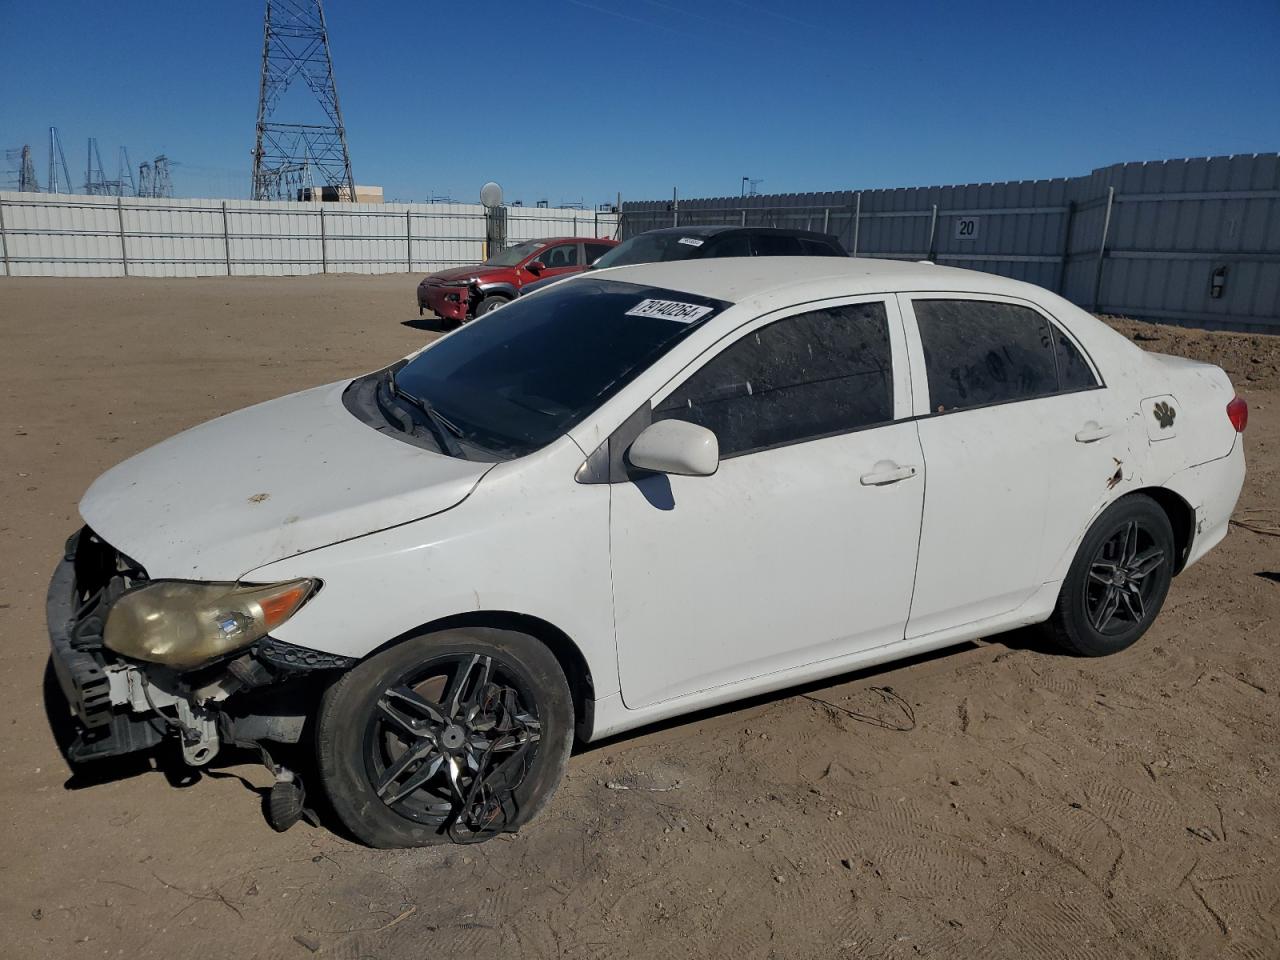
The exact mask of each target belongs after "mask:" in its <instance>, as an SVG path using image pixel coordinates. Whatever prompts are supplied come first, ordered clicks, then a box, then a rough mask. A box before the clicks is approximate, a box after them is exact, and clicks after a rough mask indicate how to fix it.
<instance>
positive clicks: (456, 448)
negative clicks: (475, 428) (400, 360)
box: [387, 371, 467, 460]
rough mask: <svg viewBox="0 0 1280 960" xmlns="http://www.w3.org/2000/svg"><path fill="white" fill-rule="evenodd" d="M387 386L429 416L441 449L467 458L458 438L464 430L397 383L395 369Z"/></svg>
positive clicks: (398, 398) (392, 392) (397, 397)
mask: <svg viewBox="0 0 1280 960" xmlns="http://www.w3.org/2000/svg"><path fill="white" fill-rule="evenodd" d="M387 386H389V387H390V388H391V395H392V396H393V397H395V398H396V399H397V400H403V401H404V402H405V403H407V404H408V405H409V406H411V407H413V408H414V409H415V410H417V411H418V412H419V413H421V414H422V415H423V416H424V417H426V418H427V427H428V428H429V429H430V430H431V433H432V435H434V436H435V438H436V442H437V443H439V444H440V449H441V450H443V451H444V452H445V453H447V454H449V456H451V457H460V458H462V459H463V460H465V459H467V455H466V453H465V452H464V451H463V449H462V445H461V444H460V443H458V440H457V438H458V437H460V436H462V431H461V430H460V429H458V427H457V426H456V425H455V424H453V423H451V422H450V421H449V420H447V419H446V418H445V417H444V416H442V415H441V414H440V413H439V412H437V410H436V408H435V407H433V406H432V405H431V404H430V402H429V401H427V400H426V399H424V398H422V397H418V396H414V395H413V394H412V393H409V392H407V391H405V390H403V389H401V387H400V384H398V383H396V375H395V372H394V371H393V372H391V373H389V374H387Z"/></svg>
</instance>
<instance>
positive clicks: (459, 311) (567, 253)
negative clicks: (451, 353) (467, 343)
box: [418, 237, 618, 323]
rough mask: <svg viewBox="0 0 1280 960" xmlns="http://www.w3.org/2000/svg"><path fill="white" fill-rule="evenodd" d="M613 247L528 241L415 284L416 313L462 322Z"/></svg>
mask: <svg viewBox="0 0 1280 960" xmlns="http://www.w3.org/2000/svg"><path fill="white" fill-rule="evenodd" d="M617 245H618V241H616V240H606V239H603V238H596V239H583V238H582V237H550V238H548V239H545V240H528V241H526V242H524V243H520V244H516V246H514V247H508V248H507V249H506V250H503V251H502V252H501V253H496V254H494V255H493V256H492V257H490V258H489V259H488V260H486V261H485V262H484V263H477V264H475V265H474V266H469V267H453V268H452V269H450V270H439V271H437V272H436V273H433V274H430V275H428V276H427V277H424V278H423V280H422V282H421V283H419V284H418V314H419V316H421V315H422V313H423V312H424V311H426V310H430V311H431V312H432V313H434V314H436V315H437V316H439V317H441V318H442V319H445V320H456V321H458V322H459V323H466V322H467V321H468V320H471V319H473V318H475V317H478V316H480V315H481V314H485V313H488V312H489V311H490V310H493V309H495V308H496V307H500V306H502V304H504V303H506V302H508V301H510V300H514V299H515V298H516V297H517V296H519V294H520V288H521V287H523V286H524V285H525V284H526V283H533V282H534V281H535V280H544V279H546V278H548V277H558V276H562V275H564V274H567V273H578V272H579V271H581V270H585V269H586V268H587V264H589V263H592V262H594V261H595V260H596V259H597V258H598V257H601V256H603V255H604V254H605V253H608V252H609V251H610V250H611V249H613V248H614V247H616V246H617Z"/></svg>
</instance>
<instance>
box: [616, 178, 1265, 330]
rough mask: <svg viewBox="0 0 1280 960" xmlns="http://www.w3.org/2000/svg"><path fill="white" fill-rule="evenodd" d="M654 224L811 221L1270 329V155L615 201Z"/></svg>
mask: <svg viewBox="0 0 1280 960" xmlns="http://www.w3.org/2000/svg"><path fill="white" fill-rule="evenodd" d="M622 209H623V223H622V235H623V237H631V236H634V235H635V234H637V233H642V232H643V231H645V230H651V229H653V228H655V227H668V226H673V225H677V226H678V225H680V224H685V225H691V224H740V225H763V226H778V227H796V228H800V229H809V230H821V231H823V232H827V233H833V234H836V235H837V236H839V237H840V239H841V241H842V242H843V243H844V245H845V247H846V248H847V249H848V250H849V251H850V252H851V253H853V254H854V255H855V256H864V257H888V258H895V259H905V260H934V261H937V262H938V263H945V264H950V265H952V266H958V267H968V268H971V269H975V270H985V271H988V272H990V273H998V274H1001V275H1003V276H1007V277H1013V278H1015V279H1019V280H1027V281H1029V282H1031V283H1035V284H1039V285H1040V286H1042V287H1047V288H1048V289H1050V290H1054V291H1056V292H1059V293H1061V294H1062V295H1063V296H1065V297H1067V298H1068V299H1069V300H1072V301H1073V302H1075V303H1077V304H1080V305H1081V306H1083V307H1085V308H1087V309H1092V310H1095V311H1097V312H1102V313H1113V314H1123V315H1127V316H1135V317H1149V318H1153V319H1158V320H1167V321H1171V322H1175V323H1189V324H1194V325H1196V326H1206V327H1227V328H1232V329H1244V330H1260V331H1271V332H1276V333H1280V155H1277V154H1274V153H1269V154H1257V155H1249V156H1234V157H1212V158H1202V159H1194V160H1167V161H1160V162H1150V163H1124V164H1115V165H1114V166H1110V167H1103V168H1101V169H1099V170H1095V171H1093V173H1091V174H1089V175H1088V176H1083V177H1074V178H1070V179H1056V180H1023V181H1011V182H1007V183H978V184H968V185H965V186H950V187H916V188H905V189H896V190H862V191H842V192H835V193H805V194H776V195H772V196H760V197H746V198H736V197H730V198H717V199H707V200H682V199H676V198H674V197H673V198H672V200H659V201H643V202H636V203H624V204H623V208H622Z"/></svg>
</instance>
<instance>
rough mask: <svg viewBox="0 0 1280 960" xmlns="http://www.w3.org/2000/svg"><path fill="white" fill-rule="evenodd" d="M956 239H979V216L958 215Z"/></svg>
mask: <svg viewBox="0 0 1280 960" xmlns="http://www.w3.org/2000/svg"><path fill="white" fill-rule="evenodd" d="M955 223H956V239H957V240H977V239H978V218H977V217H956V220H955Z"/></svg>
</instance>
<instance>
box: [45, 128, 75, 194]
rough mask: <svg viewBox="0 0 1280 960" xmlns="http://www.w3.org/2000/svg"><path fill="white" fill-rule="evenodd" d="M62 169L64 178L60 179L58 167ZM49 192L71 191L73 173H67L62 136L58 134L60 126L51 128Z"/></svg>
mask: <svg viewBox="0 0 1280 960" xmlns="http://www.w3.org/2000/svg"><path fill="white" fill-rule="evenodd" d="M59 168H61V169H62V179H61V180H59V179H58V169H59ZM49 192H50V193H70V192H71V174H69V173H67V158H66V156H64V155H63V153H62V138H61V137H60V136H58V128H57V127H50V128H49Z"/></svg>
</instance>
